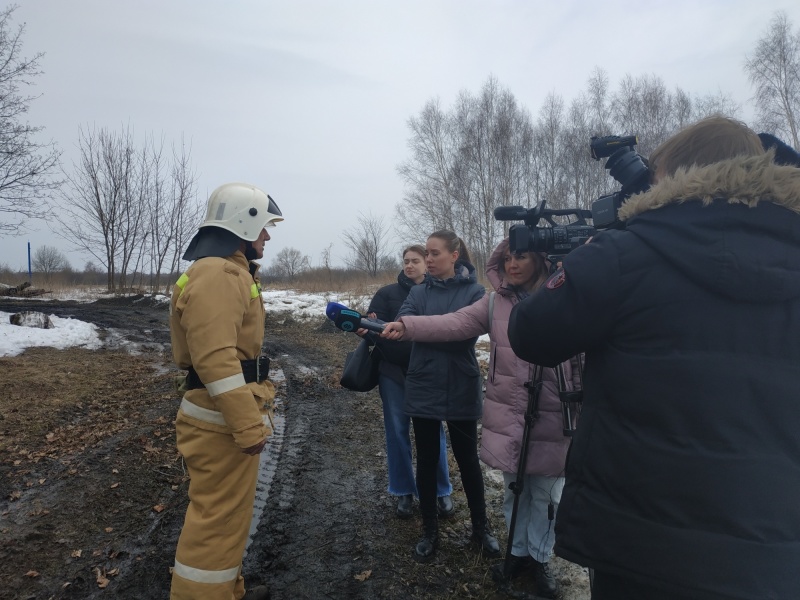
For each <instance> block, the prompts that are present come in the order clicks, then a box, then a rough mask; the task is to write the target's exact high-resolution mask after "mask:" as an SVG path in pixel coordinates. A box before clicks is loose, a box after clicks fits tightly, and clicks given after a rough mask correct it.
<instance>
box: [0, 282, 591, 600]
mask: <svg viewBox="0 0 800 600" xmlns="http://www.w3.org/2000/svg"><path fill="white" fill-rule="evenodd" d="M21 310H41V311H43V312H45V313H47V314H55V315H56V316H59V317H73V318H77V319H81V320H84V321H90V322H92V323H95V324H97V325H98V327H99V328H100V329H101V331H102V335H103V336H104V338H105V343H106V347H105V348H104V349H102V350H94V351H91V350H83V349H69V350H55V349H49V348H39V349H29V350H27V351H26V352H24V353H23V354H21V355H19V356H16V357H7V358H0V599H29V598H30V599H40V598H41V599H45V598H59V599H60V598H112V597H113V598H131V599H134V598H135V599H159V600H161V599H164V598H167V597H168V590H169V578H170V573H169V568H170V566H171V564H172V560H173V553H174V548H175V543H176V541H177V537H178V533H179V531H180V527H181V524H182V519H183V513H184V510H185V507H186V503H187V497H186V489H187V479H186V476H185V472H184V469H183V465H182V463H181V459H180V456H179V455H178V453H177V451H176V450H175V442H174V427H173V419H174V415H175V413H176V411H177V407H178V404H179V397H178V396H177V395H176V394H175V392H174V391H173V390H172V377H173V376H174V375H176V374H178V371H176V370H175V369H174V367H173V365H172V364H171V359H170V354H169V331H168V326H167V307H166V306H165V305H164V304H159V303H155V302H152V301H150V300H148V299H146V298H126V299H116V300H115V299H109V300H105V301H99V302H95V303H91V304H79V303H74V302H53V301H48V302H41V301H15V300H8V299H0V311H4V312H17V311H21ZM355 343H356V338H355V337H354V336H352V335H350V336H348V335H347V334H343V333H342V332H340V331H338V330H336V329H334V328H333V327H332V326H330V325H328V323H327V322H325V321H324V320H323V319H320V320H318V321H315V322H298V321H295V320H293V319H292V318H291V317H290V316H289V315H288V314H286V313H278V314H270V315H269V316H268V323H267V338H266V343H265V352H266V353H267V354H268V355H269V356H270V357H271V358H272V367H273V370H272V371H271V376H272V378H273V379H274V381H275V382H276V385H277V389H278V397H279V406H278V419H277V427H276V434H275V436H274V437H273V438H272V440H271V443H270V445H269V447H268V452H266V453H265V454H263V455H262V462H261V471H260V479H259V487H258V494H257V498H256V503H255V507H254V520H253V526H252V528H251V539H250V542H249V545H248V550H247V555H246V557H245V562H244V567H245V576H246V578H247V581H248V583H249V584H251V585H252V584H257V583H266V584H267V585H269V587H270V588H271V591H272V597H273V598H275V599H278V600H281V599H292V600H293V599H297V598H310V599H316V598H342V599H344V598H348V599H349V598H356V599H372V598H398V599H400V598H402V599H406V598H431V599H432V598H480V599H488V600H498V599H501V598H507V597H508V595H506V594H501V593H499V592H498V591H497V587H496V585H495V584H494V583H493V581H492V579H491V577H490V575H489V567H490V566H491V564H492V562H493V561H491V560H489V559H486V558H485V557H482V556H479V555H478V554H477V553H476V552H475V550H474V548H473V547H472V546H471V545H470V543H469V534H470V525H469V513H468V510H467V507H466V500H465V497H464V494H463V491H462V489H461V486H460V481H459V480H458V477H457V476H456V477H454V481H453V484H454V487H455V492H454V495H453V499H454V502H455V503H456V507H457V511H456V514H455V515H454V516H453V517H452V518H450V519H448V520H447V521H443V522H442V524H441V527H442V532H443V538H442V542H441V547H440V550H439V553H438V555H437V557H436V559H435V560H434V561H433V562H432V563H430V564H427V565H420V564H418V563H416V562H415V561H414V560H413V559H412V557H411V549H412V547H413V545H414V543H415V542H416V540H417V538H418V535H419V533H420V530H421V521H420V519H419V515H418V514H417V515H415V517H414V518H412V519H410V520H408V521H400V520H398V519H397V518H396V517H395V516H394V501H393V499H392V498H391V497H390V496H388V495H387V493H386V467H385V455H384V438H383V426H382V417H381V408H380V399H379V398H378V395H377V391H374V392H370V393H367V394H356V393H352V392H348V391H346V390H343V389H341V388H340V387H339V386H338V375H339V372H340V370H341V365H342V362H343V358H344V355H345V353H346V351H347V350H349V349H351V348H352V347H353V346H355ZM450 460H451V463H452V456H450ZM453 466H454V467H455V465H453ZM453 470H454V472H455V473H457V469H455V468H454V469H453ZM500 482H501V478H499V477H498V474H497V473H492V472H487V473H486V483H487V501H488V504H489V510H490V518H491V520H492V522H493V523H494V524H495V530H496V532H497V533H498V538H499V539H500V541H501V545H503V548H505V539H506V538H505V535H503V531H504V526H503V520H502V512H501V504H502V486H501V483H500ZM552 565H553V567H554V570H555V572H556V573H557V575H558V577H559V580H560V582H561V586H562V590H563V594H562V598H563V599H564V600H587V599H588V597H589V592H588V580H587V577H586V574H585V572H584V570H583V569H581V568H579V567H577V566H575V565H571V564H569V563H566V562H564V561H561V560H559V559H554V560H553V562H552ZM515 587H516V588H518V589H526V590H529V591H531V592H532V591H533V590H534V587H533V583H532V581H531V580H530V579H529V578H527V577H523V578H522V579H521V580H519V582H515Z"/></svg>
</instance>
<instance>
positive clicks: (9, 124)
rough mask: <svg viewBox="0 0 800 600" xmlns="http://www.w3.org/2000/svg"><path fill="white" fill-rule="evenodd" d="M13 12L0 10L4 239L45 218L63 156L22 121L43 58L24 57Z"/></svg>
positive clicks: (0, 228) (0, 221) (0, 214)
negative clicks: (27, 90)
mask: <svg viewBox="0 0 800 600" xmlns="http://www.w3.org/2000/svg"><path fill="white" fill-rule="evenodd" d="M16 8H17V7H16V5H11V6H8V7H7V8H5V9H3V10H0V234H5V235H20V234H22V233H24V232H25V231H27V229H28V228H27V227H26V224H27V222H28V220H30V219H45V218H47V217H48V216H49V214H50V213H49V204H48V200H49V197H50V194H51V193H52V192H53V190H55V189H56V188H57V187H58V185H59V182H58V181H57V180H56V179H55V175H56V173H57V171H58V164H59V157H60V155H61V152H60V151H59V150H58V148H57V147H56V145H55V143H54V142H50V143H41V142H37V141H36V139H35V137H36V134H37V133H39V132H40V131H42V128H41V127H34V126H32V125H30V124H28V123H27V122H26V121H25V120H24V117H25V114H26V113H27V112H28V107H29V105H30V103H31V102H32V101H33V100H35V97H34V96H29V95H25V94H24V93H22V88H23V87H27V86H30V85H32V83H33V79H34V78H35V77H37V76H39V75H41V74H42V72H41V71H40V70H39V60H40V59H41V58H42V57H43V56H44V54H42V53H41V52H39V53H37V54H34V55H33V56H32V57H30V58H28V57H25V56H23V55H22V37H23V34H24V32H25V26H24V24H23V25H20V26H19V27H17V28H13V27H12V24H11V18H12V15H13V13H14V10H16Z"/></svg>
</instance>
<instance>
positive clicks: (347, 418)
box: [244, 353, 385, 598]
mask: <svg viewBox="0 0 800 600" xmlns="http://www.w3.org/2000/svg"><path fill="white" fill-rule="evenodd" d="M276 362H280V363H281V367H282V369H283V372H284V374H285V375H286V382H285V386H283V392H282V393H281V395H282V396H284V397H283V402H282V405H283V412H285V416H286V422H285V429H284V433H283V443H282V448H281V451H280V455H279V457H278V464H277V475H276V477H275V479H274V480H273V481H272V484H271V489H270V493H269V497H268V498H267V502H266V507H265V510H264V514H263V516H262V519H261V522H260V524H259V525H258V528H257V532H256V534H255V536H254V537H253V540H252V543H251V545H250V547H249V550H248V554H247V556H246V558H245V561H244V573H245V578H246V580H247V581H248V585H254V584H257V583H266V584H267V585H268V586H269V587H270V589H271V592H272V594H273V597H275V598H360V597H364V598H367V597H375V596H374V595H373V594H371V593H369V594H367V595H366V596H362V595H361V594H363V593H364V592H365V591H367V590H369V589H370V588H371V582H369V581H367V582H364V583H361V582H359V581H358V580H357V579H355V578H354V577H355V576H356V575H358V574H359V573H362V572H364V571H366V570H368V569H369V564H367V563H368V561H369V558H368V557H369V555H370V554H371V552H370V551H369V546H370V538H371V537H372V534H371V533H370V531H371V530H372V529H374V528H368V530H370V531H366V532H365V530H364V528H363V526H362V520H363V519H362V518H361V516H362V515H363V514H364V512H365V507H364V503H365V502H366V503H369V502H370V501H371V500H372V499H374V498H375V497H378V496H380V495H381V494H382V493H383V490H381V489H379V488H380V486H381V485H382V484H381V482H382V476H381V473H380V469H381V467H382V462H383V461H382V459H380V458H377V457H376V458H367V456H366V455H365V454H364V453H365V452H368V448H374V447H375V446H374V444H382V443H383V442H382V440H383V429H382V425H381V424H380V423H379V422H376V423H375V427H369V428H367V431H365V428H364V427H363V425H362V423H360V422H359V419H358V418H357V416H356V415H355V414H353V413H354V410H358V409H359V408H361V407H363V406H364V405H365V403H366V402H367V400H366V399H362V398H363V396H364V395H358V396H360V398H358V399H355V398H354V395H353V394H352V393H350V392H347V391H345V390H342V389H340V388H337V387H333V386H330V385H329V381H330V380H331V378H330V374H331V373H330V371H331V368H330V366H327V367H326V366H322V365H317V364H313V363H312V362H311V361H310V360H309V357H308V356H303V354H302V353H298V354H292V355H288V356H287V355H283V356H281V357H280V358H278V359H276ZM354 400H356V401H354ZM369 405H371V406H370V409H371V410H374V408H375V406H376V405H375V404H374V399H373V400H372V401H371V402H369ZM362 420H363V417H362ZM368 420H369V421H372V415H371V414H370V415H369V416H368ZM370 460H371V461H372V462H373V463H374V464H366V463H368V462H369V461H370ZM373 467H377V469H375V468H373ZM376 470H377V471H378V472H376ZM369 510H370V511H374V510H375V509H374V506H373V507H372V508H370V509H369ZM382 533H385V532H381V533H379V536H380V535H381V534H382Z"/></svg>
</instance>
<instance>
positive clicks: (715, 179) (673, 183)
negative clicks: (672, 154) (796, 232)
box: [619, 151, 800, 221]
mask: <svg viewBox="0 0 800 600" xmlns="http://www.w3.org/2000/svg"><path fill="white" fill-rule="evenodd" d="M774 156H775V154H774V151H770V152H767V153H766V154H761V155H759V156H750V157H742V158H734V159H731V160H726V161H722V162H718V163H714V164H712V165H707V166H704V167H692V168H690V169H688V170H687V169H681V170H679V171H678V172H677V173H675V175H673V176H672V177H666V178H665V179H663V180H662V181H660V182H659V183H658V184H657V185H654V186H653V187H652V188H650V189H649V190H648V191H646V192H644V193H641V194H637V195H635V196H631V197H630V198H629V199H628V200H627V201H626V202H625V203H624V204H623V205H622V207H621V208H620V209H619V218H620V219H621V220H623V221H626V220H628V219H630V218H632V217H635V216H636V215H638V214H641V213H643V212H645V211H648V210H654V209H656V208H661V207H662V206H665V205H667V204H672V203H676V202H677V203H682V202H686V201H688V200H701V201H702V202H703V204H704V205H708V204H710V203H711V202H712V201H713V200H714V199H716V198H725V199H727V201H728V202H729V203H731V204H736V203H741V204H746V205H747V206H755V205H756V204H758V203H759V202H761V201H764V200H767V201H769V202H773V203H775V204H777V205H779V206H783V207H784V208H788V209H789V210H793V211H794V212H796V213H800V169H798V168H795V167H789V166H783V165H778V164H776V163H775V162H774Z"/></svg>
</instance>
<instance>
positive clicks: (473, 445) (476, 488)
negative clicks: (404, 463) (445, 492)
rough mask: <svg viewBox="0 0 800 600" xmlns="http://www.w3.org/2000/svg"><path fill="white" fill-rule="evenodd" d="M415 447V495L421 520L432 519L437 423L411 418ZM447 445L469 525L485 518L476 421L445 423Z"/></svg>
mask: <svg viewBox="0 0 800 600" xmlns="http://www.w3.org/2000/svg"><path fill="white" fill-rule="evenodd" d="M411 421H412V423H413V424H414V440H415V443H416V448H417V492H418V493H419V510H420V513H422V518H423V519H429V520H430V519H436V518H437V512H436V468H437V466H438V464H439V461H440V460H447V457H446V456H439V427H440V424H441V421H437V420H435V419H423V418H420V417H412V419H411ZM447 431H448V432H449V434H450V445H451V447H452V448H453V456H455V459H456V463H458V470H459V472H460V474H461V483H462V484H463V486H464V493H465V494H466V496H467V504H468V505H469V512H470V516H471V517H472V522H473V523H482V522H483V521H484V520H485V519H486V500H485V499H484V495H483V473H482V472H481V465H480V462H479V460H478V421H477V420H475V421H447Z"/></svg>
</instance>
